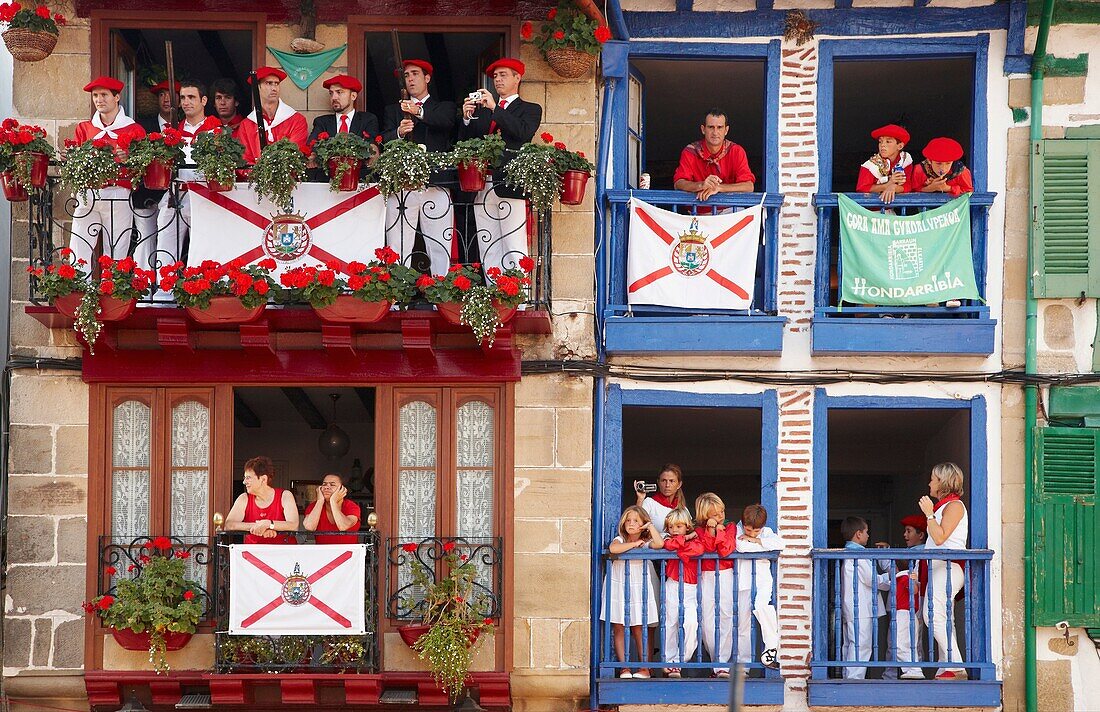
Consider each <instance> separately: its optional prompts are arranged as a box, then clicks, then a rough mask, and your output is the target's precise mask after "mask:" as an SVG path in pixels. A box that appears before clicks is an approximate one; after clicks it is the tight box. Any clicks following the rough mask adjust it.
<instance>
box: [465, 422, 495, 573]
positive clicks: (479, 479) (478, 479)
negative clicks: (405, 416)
mask: <svg viewBox="0 0 1100 712" xmlns="http://www.w3.org/2000/svg"><path fill="white" fill-rule="evenodd" d="M455 431H456V432H455V443H456V448H457V451H458V452H457V455H458V473H457V474H458V482H457V486H456V493H455V494H456V500H457V501H456V502H455V505H456V512H457V515H458V531H457V532H456V534H457V536H460V537H467V538H484V537H491V536H493V453H494V452H495V449H496V438H495V437H494V432H493V407H492V406H490V405H489V404H488V403H485V402H484V401H470V402H469V403H466V404H464V405H462V406H460V407H459V409H458V413H457V416H456V418H455ZM482 543H485V542H482ZM474 566H475V567H476V568H477V583H478V585H480V586H483V587H484V588H485V589H486V590H487V591H493V577H492V574H493V568H492V566H490V565H488V564H485V563H483V562H482V561H481V559H480V557H477V556H475V557H474Z"/></svg>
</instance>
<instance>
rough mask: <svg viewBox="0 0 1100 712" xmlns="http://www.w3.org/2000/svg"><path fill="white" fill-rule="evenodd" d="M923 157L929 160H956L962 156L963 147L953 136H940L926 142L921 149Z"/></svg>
mask: <svg viewBox="0 0 1100 712" xmlns="http://www.w3.org/2000/svg"><path fill="white" fill-rule="evenodd" d="M922 153H923V154H924V157H925V158H927V159H928V160H930V161H943V162H945V163H946V162H948V161H957V160H959V159H960V158H962V157H963V147H962V145H961V144H959V142H958V141H956V140H955V139H953V138H947V137H946V136H940V137H939V138H934V139H932V140H931V141H929V142H928V145H927V146H925V147H924V151H922Z"/></svg>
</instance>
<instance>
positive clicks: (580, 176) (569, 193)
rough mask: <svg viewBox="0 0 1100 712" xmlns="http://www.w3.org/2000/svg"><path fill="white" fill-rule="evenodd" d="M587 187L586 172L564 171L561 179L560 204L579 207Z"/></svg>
mask: <svg viewBox="0 0 1100 712" xmlns="http://www.w3.org/2000/svg"><path fill="white" fill-rule="evenodd" d="M587 185H588V173H587V172H586V171H566V172H565V175H563V176H562V177H561V202H562V204H564V205H580V204H581V203H582V202H583V201H584V189H585V187H586V186H587Z"/></svg>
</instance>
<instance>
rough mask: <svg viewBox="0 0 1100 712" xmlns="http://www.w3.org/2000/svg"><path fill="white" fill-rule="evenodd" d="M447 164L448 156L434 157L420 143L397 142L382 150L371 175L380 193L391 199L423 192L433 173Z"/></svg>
mask: <svg viewBox="0 0 1100 712" xmlns="http://www.w3.org/2000/svg"><path fill="white" fill-rule="evenodd" d="M446 163H447V156H446V154H440V153H434V152H431V151H428V150H427V149H425V148H424V146H422V145H420V144H418V143H413V142H412V141H406V140H405V139H401V138H398V139H394V140H393V141H387V142H386V143H385V144H384V145H383V146H382V155H381V156H379V157H378V160H377V161H375V162H374V166H373V169H372V173H373V175H374V179H375V180H377V181H378V190H379V192H381V193H382V195H384V196H386V197H387V198H388V197H390V196H391V195H397V194H398V193H401V192H403V191H406V190H407V191H417V190H424V187H425V186H426V185H428V179H429V178H430V177H431V175H432V171H433V170H435V169H437V168H441V167H443V166H445V165H446Z"/></svg>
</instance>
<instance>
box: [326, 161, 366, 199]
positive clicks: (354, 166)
mask: <svg viewBox="0 0 1100 712" xmlns="http://www.w3.org/2000/svg"><path fill="white" fill-rule="evenodd" d="M361 163H362V162H361V161H360V160H359V159H358V158H330V159H328V174H329V175H330V176H331V175H335V174H336V169H337V168H338V167H339V166H340V165H341V164H343V165H345V166H348V169H347V171H345V172H344V175H343V176H341V178H340V186H339V187H340V190H342V191H344V192H351V191H353V190H355V189H356V188H358V187H359V166H360V165H361Z"/></svg>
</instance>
